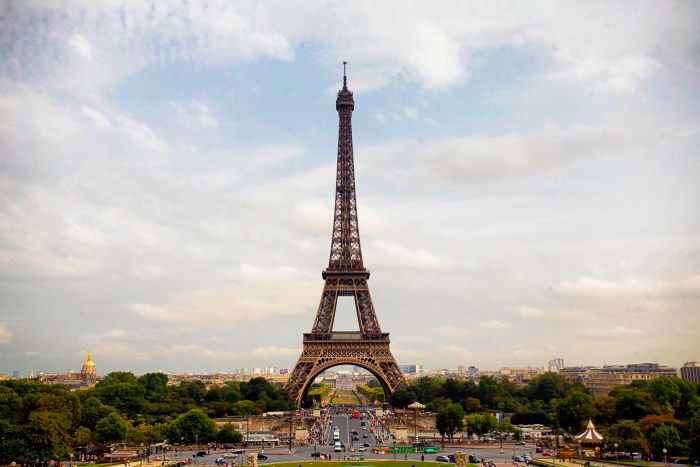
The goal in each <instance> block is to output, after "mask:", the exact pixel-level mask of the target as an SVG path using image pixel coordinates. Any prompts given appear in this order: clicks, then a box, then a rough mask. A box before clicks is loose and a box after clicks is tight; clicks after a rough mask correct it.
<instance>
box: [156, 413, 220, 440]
mask: <svg viewBox="0 0 700 467" xmlns="http://www.w3.org/2000/svg"><path fill="white" fill-rule="evenodd" d="M165 434H166V437H167V438H168V440H170V442H171V443H178V442H183V443H185V444H195V443H207V442H209V441H213V439H214V434H215V423H214V421H213V420H211V419H210V418H209V417H207V415H206V414H205V413H204V412H203V411H202V410H201V409H192V410H190V411H189V412H187V413H186V414H184V415H180V416H179V417H177V418H176V419H175V421H173V422H172V423H171V424H170V425H169V426H168V428H167V429H166V431H165Z"/></svg>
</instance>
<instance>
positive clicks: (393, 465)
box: [264, 459, 476, 467]
mask: <svg viewBox="0 0 700 467" xmlns="http://www.w3.org/2000/svg"><path fill="white" fill-rule="evenodd" d="M326 464H329V467H330V466H333V467H335V466H360V465H362V466H376V467H411V466H416V465H417V466H419V467H420V466H426V467H427V466H430V467H436V466H440V465H441V466H443V467H445V466H446V465H454V464H447V463H445V462H421V461H394V460H391V461H389V460H387V461H383V460H379V459H365V460H363V461H311V462H284V463H280V464H265V465H264V467H277V466H279V467H295V466H301V467H320V466H322V465H326ZM467 465H468V466H471V467H476V466H475V465H474V464H467Z"/></svg>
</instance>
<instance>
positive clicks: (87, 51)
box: [68, 34, 92, 60]
mask: <svg viewBox="0 0 700 467" xmlns="http://www.w3.org/2000/svg"><path fill="white" fill-rule="evenodd" d="M68 44H69V45H70V46H71V48H72V49H73V51H74V52H75V53H77V54H78V55H79V56H80V57H81V58H85V59H88V60H90V59H92V45H91V44H90V41H88V40H87V39H86V38H85V36H81V35H80V34H73V35H72V36H71V38H70V40H69V41H68Z"/></svg>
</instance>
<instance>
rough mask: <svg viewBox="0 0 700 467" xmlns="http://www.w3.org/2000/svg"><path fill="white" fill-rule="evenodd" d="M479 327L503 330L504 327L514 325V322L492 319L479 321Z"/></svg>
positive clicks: (507, 327)
mask: <svg viewBox="0 0 700 467" xmlns="http://www.w3.org/2000/svg"><path fill="white" fill-rule="evenodd" d="M479 327H480V328H483V329H490V330H492V331H501V330H504V329H510V328H512V327H513V325H512V324H510V323H504V322H502V321H498V320H495V319H492V320H490V321H482V322H480V323H479Z"/></svg>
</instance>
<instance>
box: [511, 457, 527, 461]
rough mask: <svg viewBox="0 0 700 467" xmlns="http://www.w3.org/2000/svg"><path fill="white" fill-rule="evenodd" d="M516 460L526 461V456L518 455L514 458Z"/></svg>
mask: <svg viewBox="0 0 700 467" xmlns="http://www.w3.org/2000/svg"><path fill="white" fill-rule="evenodd" d="M513 460H514V461H515V462H525V458H524V457H521V456H516V457H514V458H513Z"/></svg>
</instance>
